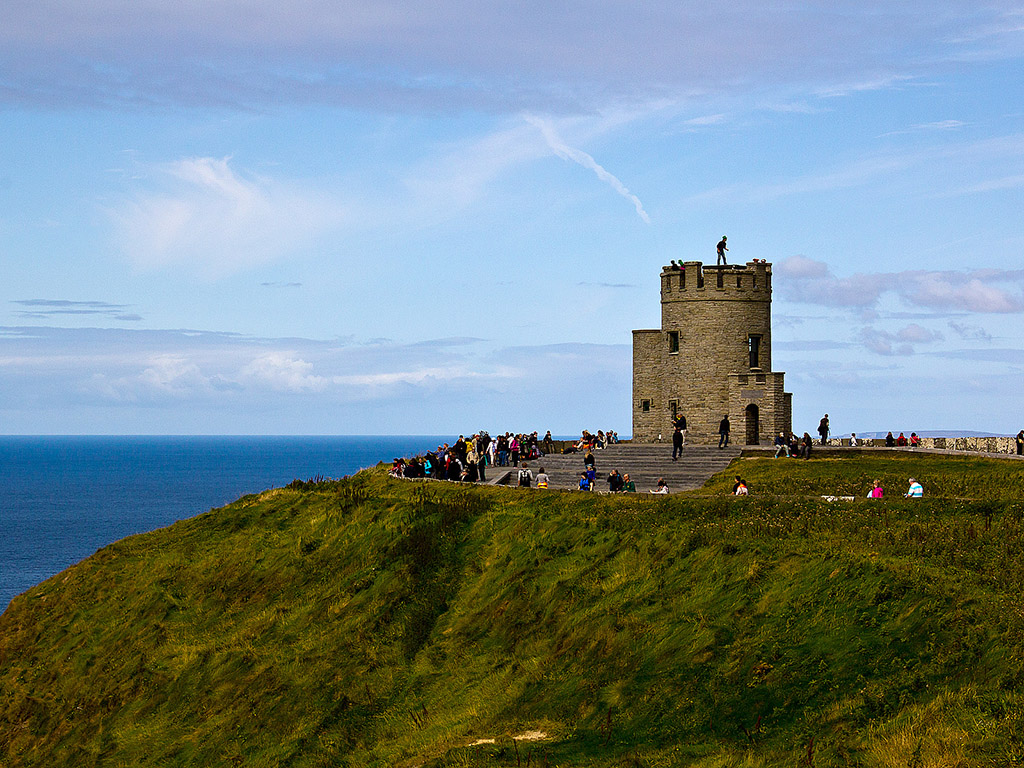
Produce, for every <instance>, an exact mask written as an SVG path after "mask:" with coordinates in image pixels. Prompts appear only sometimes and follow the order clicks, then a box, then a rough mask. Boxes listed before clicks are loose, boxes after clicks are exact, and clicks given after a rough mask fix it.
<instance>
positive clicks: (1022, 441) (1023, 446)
mask: <svg viewBox="0 0 1024 768" xmlns="http://www.w3.org/2000/svg"><path fill="white" fill-rule="evenodd" d="M1017 455H1018V456H1024V429H1022V430H1021V431H1020V432H1018V433H1017Z"/></svg>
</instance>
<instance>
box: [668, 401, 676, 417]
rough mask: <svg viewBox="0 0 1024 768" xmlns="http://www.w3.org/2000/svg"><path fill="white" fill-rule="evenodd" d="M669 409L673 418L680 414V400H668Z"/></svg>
mask: <svg viewBox="0 0 1024 768" xmlns="http://www.w3.org/2000/svg"><path fill="white" fill-rule="evenodd" d="M668 410H669V413H671V414H672V418H673V419H674V418H675V417H676V416H678V415H679V401H678V400H669V401H668Z"/></svg>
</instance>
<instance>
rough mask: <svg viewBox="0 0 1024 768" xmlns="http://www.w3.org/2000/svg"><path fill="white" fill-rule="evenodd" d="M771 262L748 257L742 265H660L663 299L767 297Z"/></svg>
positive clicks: (690, 263)
mask: <svg viewBox="0 0 1024 768" xmlns="http://www.w3.org/2000/svg"><path fill="white" fill-rule="evenodd" d="M771 294H772V265H771V264H769V263H768V262H766V261H750V262H747V263H746V264H745V265H743V266H739V265H729V266H712V265H710V264H704V263H702V262H700V261H686V262H679V264H678V266H676V265H673V266H668V267H662V271H661V300H662V301H702V300H704V301H706V300H709V299H710V300H714V301H728V300H730V299H732V300H735V301H750V300H752V299H753V300H755V301H757V300H760V301H770V300H771Z"/></svg>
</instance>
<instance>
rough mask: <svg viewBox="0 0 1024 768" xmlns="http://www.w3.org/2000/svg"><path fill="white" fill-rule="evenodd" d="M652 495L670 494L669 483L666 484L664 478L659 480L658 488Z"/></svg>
mask: <svg viewBox="0 0 1024 768" xmlns="http://www.w3.org/2000/svg"><path fill="white" fill-rule="evenodd" d="M651 493H668V483H666V482H665V478H664V477H659V478H658V487H657V488H656V489H654V490H653V491H651Z"/></svg>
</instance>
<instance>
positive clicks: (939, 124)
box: [879, 120, 968, 138]
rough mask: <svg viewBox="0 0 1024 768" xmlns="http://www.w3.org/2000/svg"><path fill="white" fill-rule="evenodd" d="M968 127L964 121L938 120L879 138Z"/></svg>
mask: <svg viewBox="0 0 1024 768" xmlns="http://www.w3.org/2000/svg"><path fill="white" fill-rule="evenodd" d="M966 125H968V123H965V122H964V121H962V120H937V121H935V122H932V123H918V124H917V125H912V126H910V127H909V128H904V129H902V130H899V131H887V132H886V133H883V134H880V135H879V138H881V137H882V136H899V135H902V134H907V133H927V132H930V131H952V130H956V129H958V128H963V127H965V126H966Z"/></svg>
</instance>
